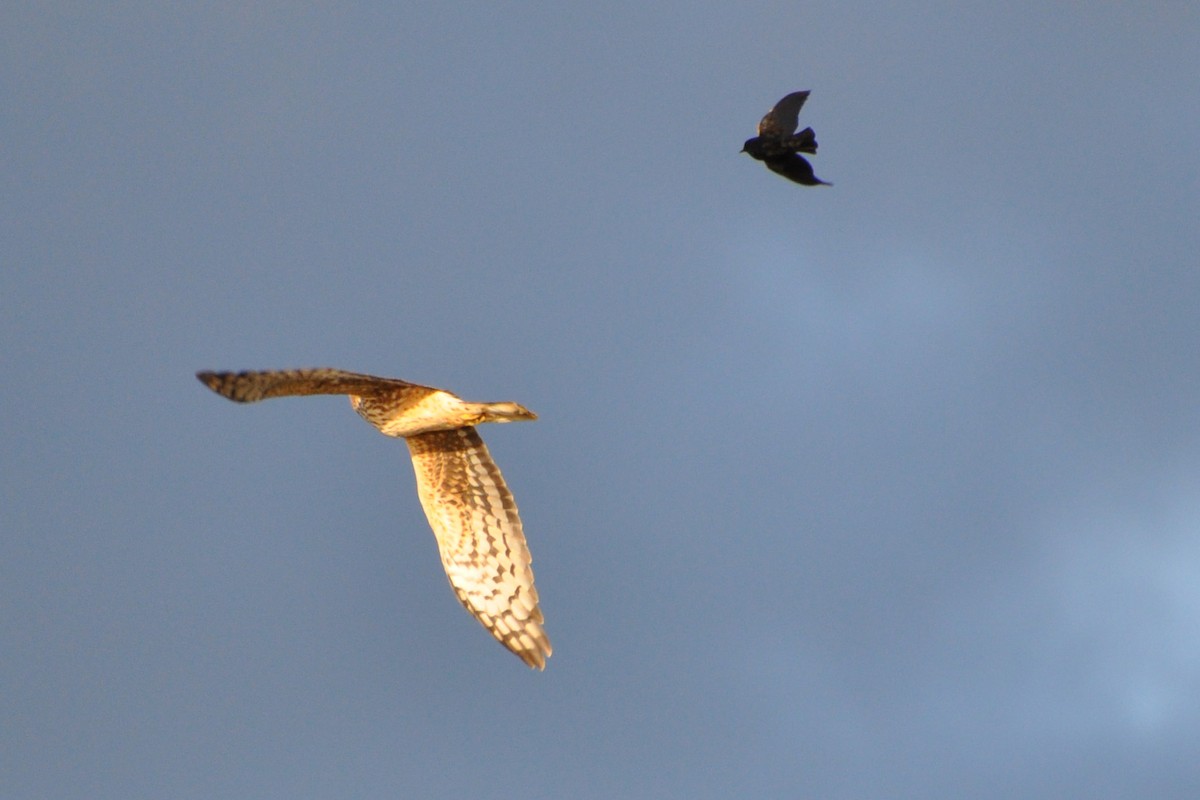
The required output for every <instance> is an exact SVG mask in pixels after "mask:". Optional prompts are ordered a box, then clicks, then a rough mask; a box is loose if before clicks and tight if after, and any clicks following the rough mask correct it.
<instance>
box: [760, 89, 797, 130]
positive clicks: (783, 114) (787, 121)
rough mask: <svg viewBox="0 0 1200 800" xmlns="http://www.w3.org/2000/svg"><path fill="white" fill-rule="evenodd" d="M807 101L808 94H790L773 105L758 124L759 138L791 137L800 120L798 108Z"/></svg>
mask: <svg viewBox="0 0 1200 800" xmlns="http://www.w3.org/2000/svg"><path fill="white" fill-rule="evenodd" d="M807 99H808V92H807V91H803V92H792V93H791V94H789V95H788V96H787V97H785V98H783V99H782V100H780V101H779V102H778V103H776V104H775V107H774V108H772V109H771V110H770V111H768V112H767V115H766V116H765V117H763V118H762V121H760V122H759V123H758V135H759V136H771V137H774V138H783V137H784V136H791V135H792V132H793V131H795V130H796V125H797V124H798V123H799V120H800V108H801V107H802V106H803V105H804V101H805V100H807Z"/></svg>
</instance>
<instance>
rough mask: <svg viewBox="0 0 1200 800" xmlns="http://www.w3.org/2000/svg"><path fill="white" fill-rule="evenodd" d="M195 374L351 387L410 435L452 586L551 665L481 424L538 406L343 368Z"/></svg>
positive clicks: (340, 390) (525, 657)
mask: <svg viewBox="0 0 1200 800" xmlns="http://www.w3.org/2000/svg"><path fill="white" fill-rule="evenodd" d="M196 377H197V378H199V379H200V382H201V383H203V384H204V385H205V386H207V387H208V388H210V389H212V390H213V391H214V392H216V393H217V394H219V395H222V396H223V397H227V398H229V399H230V400H233V401H236V402H238V403H253V402H256V401H258V400H265V399H267V398H269V397H290V396H295V395H310V394H345V395H349V396H350V405H351V406H352V407H353V408H354V410H355V411H357V412H358V414H359V416H361V417H362V418H363V419H365V420H366V421H367V422H369V423H371V424H372V425H374V426H375V427H376V428H378V429H379V431H380V433H383V434H384V435H386V436H400V437H403V438H404V440H405V441H406V442H408V449H409V452H410V453H411V454H412V462H413V468H414V469H415V470H416V473H417V495H418V496H419V497H420V498H421V507H422V508H423V509H425V516H426V517H428V519H429V525H430V527H432V528H433V535H434V536H435V537H436V538H437V544H438V550H439V552H440V553H441V556H442V566H443V567H445V568H446V577H448V578H449V579H450V586H451V587H453V589H454V593H455V594H456V595H458V599H459V601H460V602H461V603H462V604H463V605H464V606H466V609H467V610H468V611H470V612H471V613H472V614H474V615H475V618H476V619H478V620H479V621H480V622H481V623H482V624H483V627H485V628H487V629H488V630H489V631H490V632H491V634H492V636H495V637H496V639H498V640H499V641H500V643H501V644H503V645H504V646H505V647H507V648H508V649H509V650H511V651H513V653H515V654H516V655H517V657H518V658H520V659H521V660H522V661H524V662H525V663H526V664H528V665H529V666H531V667H536V668H537V669H545V667H546V659H547V658H548V657H549V656H550V652H551V648H550V640H549V639H548V638H547V637H546V632H545V630H543V629H542V622H543V620H542V612H541V609H539V608H538V596H537V590H536V589H535V588H534V586H533V570H531V569H530V567H529V564H530V561H531V559H530V556H529V548H528V547H527V546H526V544H525V535H524V533H523V532H522V530H521V518H520V517H519V516H517V504H516V503H515V502H514V501H513V496H512V494H511V493H510V492H509V491H508V487H507V486H506V485H505V484H504V477H503V476H502V475H501V474H500V468H499V467H497V466H496V464H495V462H493V461H492V457H491V455H489V454H488V449H487V447H486V446H484V444H483V440H482V439H480V438H479V434H478V433H476V432H475V427H474V426H475V425H478V424H479V423H481V422H513V421H518V420H533V419H537V415H536V414H534V413H533V412H532V411H530V410H528V409H527V408H524V407H523V406H519V405H517V404H516V403H468V402H465V401H464V400H462V399H460V398H459V397H458V396H456V395H453V394H451V393H450V392H446V391H443V390H441V389H434V388H432V387H429V386H418V385H417V384H415V383H407V382H405V381H401V380H395V379H392V378H376V377H374V376H372V375H360V374H357V373H354V372H343V371H342V370H337V369H296V370H281V371H272V372H198V373H196Z"/></svg>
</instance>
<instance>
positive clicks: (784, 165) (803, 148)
mask: <svg viewBox="0 0 1200 800" xmlns="http://www.w3.org/2000/svg"><path fill="white" fill-rule="evenodd" d="M808 95H809V93H808V92H807V91H803V92H792V93H791V94H789V95H787V96H786V97H784V98H783V99H782V100H780V101H779V102H778V103H776V104H775V107H774V108H772V109H771V110H770V111H768V112H767V114H766V116H764V117H763V118H762V120H760V121H759V123H758V136H755V137H754V138H753V139H747V140H746V143H745V144H744V145H742V152H743V153H748V154H749V155H750V157H751V158H754V159H757V160H759V161H761V162H763V163H764V164H766V165H767V169H769V170H771V171H772V172H775V173H777V174H779V175H782V176H783V177H785V178H787V179H788V180H790V181H795V182H796V183H799V184H802V185H804V186H832V185H833V184H832V183H828V182H827V181H823V180H821V179H820V178H818V177H817V176H816V175H814V174H813V168H812V164H810V163H808V159H806V158H804V156H802V155H800V153H810V154H814V155H815V154H816V152H817V135H816V134H815V133H813V129H812V128H805V129H804V130H802V131H800V132H799V133H796V132H795V131H796V126H797V125H799V120H800V109H801V108H803V107H804V101H805V100H807V99H808Z"/></svg>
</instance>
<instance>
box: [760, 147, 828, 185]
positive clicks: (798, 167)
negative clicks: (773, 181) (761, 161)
mask: <svg viewBox="0 0 1200 800" xmlns="http://www.w3.org/2000/svg"><path fill="white" fill-rule="evenodd" d="M765 163H766V165H767V169H769V170H771V171H772V172H775V173H778V174H780V175H782V176H783V177H785V178H787V179H788V180H790V181H795V182H796V183H799V184H803V185H804V186H832V185H833V184H831V183H829V182H827V181H823V180H821V179H820V178H818V177H817V176H816V175H814V174H813V168H812V164H810V163H808V159H806V158H805V157H804V156H799V155H796V154H795V153H792V154H791V155H785V156H778V157H776V158H769V159H767V160H766V162H765Z"/></svg>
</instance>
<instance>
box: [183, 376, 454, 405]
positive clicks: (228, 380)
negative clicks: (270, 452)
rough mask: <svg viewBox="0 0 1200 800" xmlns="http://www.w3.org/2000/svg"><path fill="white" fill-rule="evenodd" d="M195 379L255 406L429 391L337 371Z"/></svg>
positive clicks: (385, 379) (225, 395)
mask: <svg viewBox="0 0 1200 800" xmlns="http://www.w3.org/2000/svg"><path fill="white" fill-rule="evenodd" d="M196 377H197V378H199V379H200V382H201V383H203V384H204V385H205V386H207V387H208V388H210V389H212V390H213V391H214V392H216V393H217V394H219V395H221V396H222V397H228V398H229V399H230V400H233V401H234V402H237V403H254V402H257V401H259V400H266V399H268V398H271V397H293V396H297V395H309V394H349V395H359V396H370V395H372V394H375V393H377V392H379V391H380V390H383V389H389V390H390V389H397V388H402V387H407V386H411V387H415V388H419V389H430V391H434V390H433V389H431V388H430V387H428V386H420V385H419V384H415V383H408V382H406V381H401V380H396V379H395V378H377V377H375V376H374V375H363V374H361V373H358V372H346V371H345V370H340V369H286V370H269V371H265V372H252V371H247V372H197V373H196Z"/></svg>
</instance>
